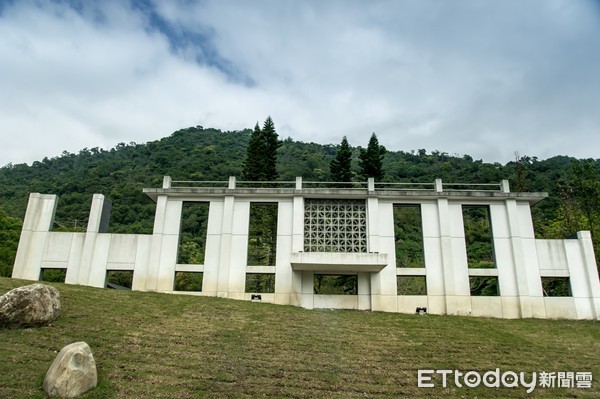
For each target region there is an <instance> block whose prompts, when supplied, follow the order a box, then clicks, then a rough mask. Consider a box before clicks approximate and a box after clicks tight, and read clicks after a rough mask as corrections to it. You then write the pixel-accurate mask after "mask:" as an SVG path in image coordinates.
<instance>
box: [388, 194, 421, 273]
mask: <svg viewBox="0 0 600 399" xmlns="http://www.w3.org/2000/svg"><path fill="white" fill-rule="evenodd" d="M394 239H395V241H396V267H425V259H424V255H423V227H422V222H421V206H420V205H394Z"/></svg>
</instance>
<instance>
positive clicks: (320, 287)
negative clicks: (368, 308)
mask: <svg viewBox="0 0 600 399" xmlns="http://www.w3.org/2000/svg"><path fill="white" fill-rule="evenodd" d="M313 282H314V293H315V294H322V295H357V294H358V276H357V275H330V274H315V276H314V281H313Z"/></svg>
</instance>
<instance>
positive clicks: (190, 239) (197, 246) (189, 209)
mask: <svg viewBox="0 0 600 399" xmlns="http://www.w3.org/2000/svg"><path fill="white" fill-rule="evenodd" d="M208 210H209V203H208V202H184V203H183V206H182V210H181V234H180V235H179V248H178V252H177V263H179V264H189V265H201V264H204V252H205V250H206V231H207V227H208Z"/></svg>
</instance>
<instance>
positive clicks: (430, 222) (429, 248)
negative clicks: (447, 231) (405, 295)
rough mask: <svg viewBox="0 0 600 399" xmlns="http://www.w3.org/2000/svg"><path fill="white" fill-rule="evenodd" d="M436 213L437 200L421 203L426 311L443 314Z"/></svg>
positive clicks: (444, 304) (442, 269) (444, 306)
mask: <svg viewBox="0 0 600 399" xmlns="http://www.w3.org/2000/svg"><path fill="white" fill-rule="evenodd" d="M438 213H439V212H438V204H437V202H436V203H425V204H421V220H422V228H423V253H424V256H425V272H426V274H427V301H428V305H429V308H428V312H429V313H432V314H445V313H446V285H445V278H444V272H445V270H444V264H443V258H442V240H441V236H440V217H439V214H438Z"/></svg>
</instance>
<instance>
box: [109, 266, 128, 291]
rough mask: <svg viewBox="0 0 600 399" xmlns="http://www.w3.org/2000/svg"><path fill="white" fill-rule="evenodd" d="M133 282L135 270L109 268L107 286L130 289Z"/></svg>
mask: <svg viewBox="0 0 600 399" xmlns="http://www.w3.org/2000/svg"><path fill="white" fill-rule="evenodd" d="M132 284H133V272H132V271H127V270H125V271H121V270H109V271H108V272H106V287H108V288H114V289H117V290H130V289H131V286H132Z"/></svg>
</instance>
